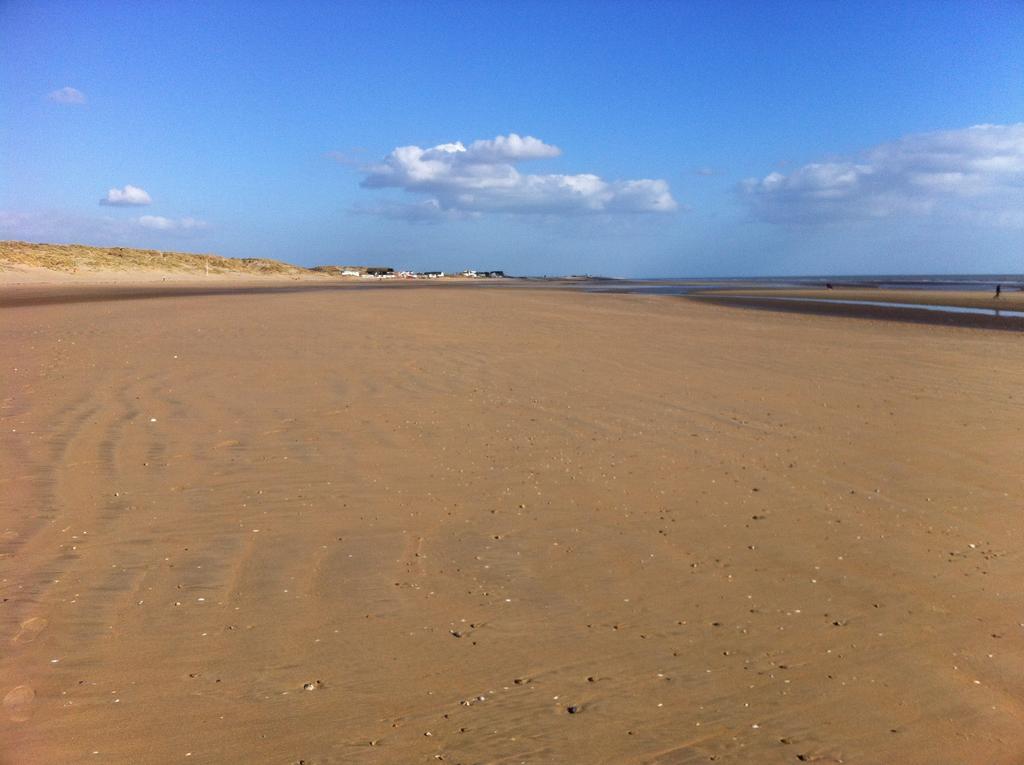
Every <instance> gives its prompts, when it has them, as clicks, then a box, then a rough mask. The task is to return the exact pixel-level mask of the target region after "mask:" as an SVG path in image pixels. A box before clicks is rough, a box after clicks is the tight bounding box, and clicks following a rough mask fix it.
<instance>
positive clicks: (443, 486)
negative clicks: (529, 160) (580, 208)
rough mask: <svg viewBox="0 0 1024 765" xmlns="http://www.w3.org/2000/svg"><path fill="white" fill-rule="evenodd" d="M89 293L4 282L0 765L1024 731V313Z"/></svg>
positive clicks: (948, 751) (487, 755)
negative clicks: (817, 312) (1001, 323)
mask: <svg viewBox="0 0 1024 765" xmlns="http://www.w3.org/2000/svg"><path fill="white" fill-rule="evenodd" d="M122 288H123V287H122ZM153 288H154V287H153V285H149V286H147V287H146V289H147V290H152V289H153ZM80 289H81V290H83V292H80V293H76V294H77V297H75V296H72V299H70V300H61V299H55V300H50V301H35V302H32V301H28V302H25V301H21V302H20V303H19V302H18V300H14V299H13V298H12V295H15V293H12V292H11V291H10V289H9V288H8V289H7V291H5V292H4V293H3V295H2V298H3V300H6V302H5V303H4V306H5V307H2V308H0V343H2V347H3V348H4V370H3V379H4V383H3V388H2V391H0V393H2V395H0V400H2V410H0V417H2V420H0V449H2V465H3V470H2V475H0V640H2V641H3V642H2V645H3V650H2V651H0V679H2V687H0V695H3V707H2V715H0V763H3V765H23V764H25V765H27V764H30V763H31V764H37V763H172V762H182V763H235V762H237V763H264V762H265V763H284V764H287V765H295V764H296V763H304V764H305V765H314V764H315V765H323V764H324V763H382V764H383V763H434V762H438V761H442V762H445V763H451V764H454V763H462V764H464V765H470V764H471V763H662V764H665V765H668V764H670V763H671V764H676V763H706V762H712V761H718V762H733V763H797V762H817V763H841V762H843V763H921V764H925V763H978V764H979V765H980V764H982V763H985V764H1004V765H1010V764H1011V763H1020V762H1021V758H1022V756H1024V755H1022V753H1024V663H1022V658H1024V588H1022V587H1021V582H1022V581H1024V557H1022V556H1021V554H1020V552H1019V549H1018V547H1019V542H1020V538H1021V530H1022V520H1021V515H1020V510H1021V496H1022V489H1024V447H1022V444H1024V438H1022V436H1024V394H1022V390H1024V356H1022V354H1021V352H1020V351H1021V346H1020V342H1021V339H1020V335H1019V334H1018V333H1014V332H1003V331H992V330H987V329H978V328H964V327H946V326H927V325H919V324H912V323H897V322H885V321H874V320H865V319H861V318H848V317H842V316H829V317H825V316H808V315H800V314H795V313H784V312H767V311H754V310H745V309H743V308H739V307H731V306H723V305H715V304H711V303H706V304H705V303H700V302H697V301H693V300H682V299H666V298H659V297H652V296H643V295H597V294H586V293H583V292H572V291H561V290H552V289H533V288H527V287H522V288H509V289H485V288H479V289H478V288H473V287H457V288H442V287H436V288H434V287H428V288H417V289H406V288H402V287H401V286H398V285H396V286H395V287H393V288H377V289H366V288H360V287H354V288H350V289H334V290H320V289H305V290H303V289H296V290H292V291H279V292H262V293H248V294H247V293H245V292H238V293H230V291H228V292H229V294H207V295H195V294H167V295H163V296H159V297H157V296H153V295H152V294H150V295H149V297H150V298H152V299H145V300H142V299H122V300H110V299H102V298H104V297H110V295H109V294H105V295H104V294H99V297H97V294H98V293H95V292H93V293H90V292H89V290H90V289H94V290H95V289H100V288H87V287H84V286H82V287H80ZM140 289H141V288H140ZM16 294H20V295H24V294H26V293H25V292H24V291H21V292H18V293H16ZM90 294H91V295H92V296H93V297H96V299H85V300H79V299H77V298H81V297H83V296H85V297H86V298H88V297H89V295H90Z"/></svg>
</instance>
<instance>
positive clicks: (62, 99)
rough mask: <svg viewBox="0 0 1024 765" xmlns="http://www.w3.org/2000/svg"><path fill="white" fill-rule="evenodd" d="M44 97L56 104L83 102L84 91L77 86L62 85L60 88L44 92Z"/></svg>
mask: <svg viewBox="0 0 1024 765" xmlns="http://www.w3.org/2000/svg"><path fill="white" fill-rule="evenodd" d="M46 97H47V98H48V99H50V100H51V101H54V102H56V103H58V104H84V103H85V93H83V92H82V91H80V90H78V89H77V88H71V87H64V88H61V89H60V90H53V91H50V92H49V93H47V94H46Z"/></svg>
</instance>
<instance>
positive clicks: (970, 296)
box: [690, 288, 1024, 332]
mask: <svg viewBox="0 0 1024 765" xmlns="http://www.w3.org/2000/svg"><path fill="white" fill-rule="evenodd" d="M690 297H691V298H692V299H696V300H704V301H709V302H716V303H719V304H721V305H731V306H735V307H738V308H752V309H756V310H761V311H789V312H792V313H803V314H819V315H823V316H845V317H849V318H860V319H876V320H885V321H905V322H913V323H916V324H939V325H944V326H948V327H958V326H959V327H979V328H984V329H1001V330H1010V331H1013V332H1021V331H1024V318H1021V317H1020V316H1007V315H984V314H980V313H978V314H972V313H966V312H960V313H957V312H955V311H951V312H948V313H946V312H942V311H936V310H933V309H928V308H909V307H906V305H908V304H915V305H925V306H936V307H939V306H952V307H954V308H965V309H970V310H979V309H980V310H982V311H1010V312H1012V313H1019V312H1021V311H1024V292H1020V291H1017V290H1014V291H1007V292H1004V293H1003V294H1002V295H1001V296H1000V297H999V298H994V297H993V295H992V293H991V292H975V291H956V290H946V291H943V290H890V289H871V288H848V289H842V288H840V289H833V290H826V289H756V288H754V289H743V290H725V289H723V290H713V291H708V292H704V293H700V294H696V295H693V296H690ZM825 300H834V301H854V302H851V303H846V304H843V303H825V302H816V301H825ZM859 301H871V302H877V303H883V304H885V303H892V304H893V305H891V306H889V305H857V304H856V303H857V302H859ZM901 304H902V305H901Z"/></svg>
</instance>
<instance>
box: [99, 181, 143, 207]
mask: <svg viewBox="0 0 1024 765" xmlns="http://www.w3.org/2000/svg"><path fill="white" fill-rule="evenodd" d="M152 202H153V200H152V199H150V197H149V194H147V193H146V191H145V189H140V188H139V187H138V186H132V185H131V184H130V183H129V184H128V185H127V186H125V187H124V188H123V189H110V190H109V191H108V192H107V195H106V196H105V197H103V199H101V200H100V204H101V205H108V206H110V207H132V206H141V205H148V204H152Z"/></svg>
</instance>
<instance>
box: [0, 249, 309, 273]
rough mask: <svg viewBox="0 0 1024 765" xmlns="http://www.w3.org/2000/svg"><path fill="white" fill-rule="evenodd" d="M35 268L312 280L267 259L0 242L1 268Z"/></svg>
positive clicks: (294, 268)
mask: <svg viewBox="0 0 1024 765" xmlns="http://www.w3.org/2000/svg"><path fill="white" fill-rule="evenodd" d="M11 265H24V266H36V267H41V268H49V269H52V270H54V271H64V272H67V273H75V272H77V271H167V272H173V273H189V274H196V273H207V270H208V271H209V273H211V274H245V275H253V276H257V275H265V276H312V275H317V274H315V272H313V271H311V270H310V269H308V268H302V267H300V266H293V265H291V264H290V263H284V262H282V261H279V260H270V259H266V258H225V257H221V256H220V255H207V254H197V253H191V252H164V251H161V250H141V249H135V248H132V247H89V246H87V245H82V244H40V243H35V242H17V241H0V268H3V267H9V266H11Z"/></svg>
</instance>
